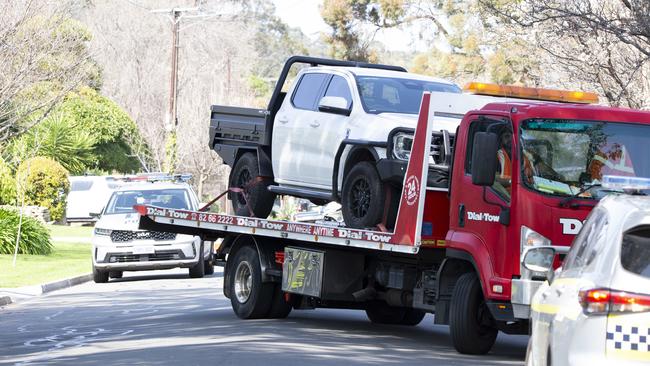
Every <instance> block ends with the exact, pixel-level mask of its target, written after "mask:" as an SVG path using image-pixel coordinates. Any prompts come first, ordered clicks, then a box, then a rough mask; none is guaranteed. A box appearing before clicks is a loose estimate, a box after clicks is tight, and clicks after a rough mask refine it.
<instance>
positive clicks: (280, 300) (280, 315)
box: [268, 283, 291, 319]
mask: <svg viewBox="0 0 650 366" xmlns="http://www.w3.org/2000/svg"><path fill="white" fill-rule="evenodd" d="M289 313H291V304H290V303H288V302H286V301H285V300H284V291H282V284H279V283H278V284H276V285H275V286H274V290H273V300H271V309H270V310H269V315H268V317H269V318H271V319H284V318H286V317H287V316H289Z"/></svg>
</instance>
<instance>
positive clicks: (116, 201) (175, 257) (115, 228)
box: [92, 182, 214, 283]
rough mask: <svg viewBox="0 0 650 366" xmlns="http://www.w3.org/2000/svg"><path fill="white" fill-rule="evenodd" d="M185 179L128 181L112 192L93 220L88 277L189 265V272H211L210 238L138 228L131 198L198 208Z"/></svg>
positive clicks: (194, 274) (103, 278)
mask: <svg viewBox="0 0 650 366" xmlns="http://www.w3.org/2000/svg"><path fill="white" fill-rule="evenodd" d="M198 202H199V201H198V199H197V197H196V194H195V193H194V191H193V190H192V188H191V187H190V186H189V185H188V184H186V183H171V182H169V183H168V182H165V183H160V182H157V183H150V182H144V183H135V184H133V183H131V184H127V185H125V186H123V187H121V188H120V189H118V190H116V191H115V192H113V195H112V196H111V198H110V199H109V200H108V204H107V205H106V207H105V208H104V210H103V211H102V214H101V216H100V219H99V220H98V221H97V223H96V224H95V231H94V233H93V237H92V255H93V278H94V280H95V282H97V283H100V282H107V281H108V279H109V277H111V278H121V277H122V273H123V271H142V270H154V269H169V268H176V267H182V268H189V274H190V277H193V278H199V277H203V275H204V274H212V273H213V272H214V265H213V263H212V243H211V242H203V241H202V240H201V238H199V237H198V236H191V235H182V234H175V233H166V232H157V231H145V230H140V229H138V224H139V220H140V215H139V214H138V213H137V212H136V211H135V210H134V209H133V206H134V205H136V204H147V205H154V206H159V207H166V208H174V209H181V210H198V205H199V203H198Z"/></svg>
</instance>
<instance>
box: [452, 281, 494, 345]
mask: <svg viewBox="0 0 650 366" xmlns="http://www.w3.org/2000/svg"><path fill="white" fill-rule="evenodd" d="M498 332H499V331H498V330H497V329H496V328H494V319H493V318H492V314H490V310H489V309H488V307H487V305H486V304H485V300H484V299H483V290H482V289H481V282H480V281H479V279H478V277H476V274H474V273H465V274H464V275H462V276H460V278H459V279H458V281H457V282H456V286H455V287H454V291H453V292H452V295H451V304H450V311H449V333H450V334H451V340H452V342H453V344H454V347H455V348H456V350H457V351H458V352H460V353H465V354H472V355H482V354H486V353H488V352H489V351H490V349H491V348H492V346H493V345H494V342H495V340H496V338H497V334H498Z"/></svg>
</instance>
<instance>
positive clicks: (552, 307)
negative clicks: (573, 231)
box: [524, 195, 650, 366]
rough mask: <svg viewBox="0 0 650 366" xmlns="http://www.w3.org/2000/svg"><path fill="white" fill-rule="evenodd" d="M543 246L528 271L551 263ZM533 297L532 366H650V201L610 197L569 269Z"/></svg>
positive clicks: (581, 237) (588, 225)
mask: <svg viewBox="0 0 650 366" xmlns="http://www.w3.org/2000/svg"><path fill="white" fill-rule="evenodd" d="M554 254H555V253H554V252H553V249H550V248H539V247H538V248H536V249H534V250H531V251H530V253H528V254H527V255H526V256H525V257H524V265H525V266H527V268H529V269H532V270H535V271H538V273H540V274H542V275H543V271H545V270H547V269H548V268H549V267H551V266H552V262H553V257H554ZM548 277H549V278H550V284H549V282H546V283H545V284H544V285H543V286H542V287H541V288H540V289H539V291H538V292H537V293H536V294H535V296H534V297H533V302H532V306H531V308H532V334H531V338H530V341H529V345H528V352H527V357H526V364H527V365H590V366H595V365H648V364H649V362H650V197H648V196H630V195H610V196H608V197H606V198H604V199H602V200H601V202H600V203H599V204H598V205H597V206H596V207H595V208H594V209H593V211H592V212H591V214H590V215H589V218H588V219H587V221H586V222H585V224H584V226H583V228H582V230H581V231H580V233H579V234H578V236H577V237H576V239H575V240H574V242H573V245H572V247H571V250H570V251H569V253H568V254H567V256H566V258H565V261H564V263H563V267H562V268H561V269H559V270H558V271H556V272H555V274H554V275H553V273H549V274H548Z"/></svg>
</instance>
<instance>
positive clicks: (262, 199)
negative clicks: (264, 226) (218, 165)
mask: <svg viewBox="0 0 650 366" xmlns="http://www.w3.org/2000/svg"><path fill="white" fill-rule="evenodd" d="M259 175H260V169H259V162H258V160H257V156H256V155H255V154H253V153H245V154H243V155H242V156H241V157H240V158H239V159H238V160H237V162H236V163H235V165H234V166H233V168H232V171H231V172H230V182H229V184H230V187H235V188H242V189H243V190H244V192H243V194H242V193H234V192H231V193H229V194H228V197H229V198H230V202H232V207H233V210H234V211H235V215H237V216H251V212H250V211H251V210H252V211H253V212H252V213H253V215H252V216H254V217H261V218H266V217H268V216H269V214H270V213H271V210H272V209H273V202H274V201H275V194H274V193H272V192H270V191H269V190H268V184H267V183H265V182H255V183H251V182H253V180H254V179H257V177H258V176H259ZM243 195H246V198H244V196H243ZM247 201H248V205H246V202H247ZM248 206H250V210H249V209H248Z"/></svg>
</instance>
